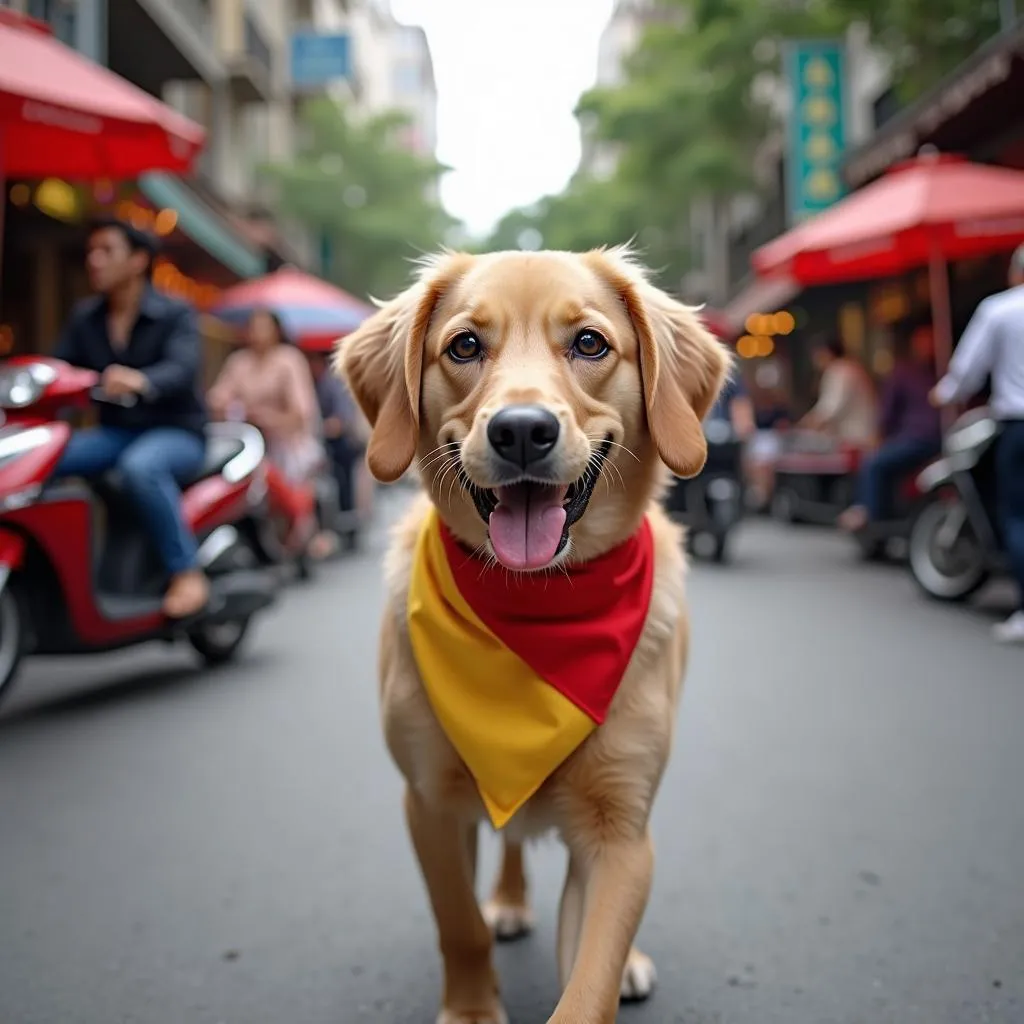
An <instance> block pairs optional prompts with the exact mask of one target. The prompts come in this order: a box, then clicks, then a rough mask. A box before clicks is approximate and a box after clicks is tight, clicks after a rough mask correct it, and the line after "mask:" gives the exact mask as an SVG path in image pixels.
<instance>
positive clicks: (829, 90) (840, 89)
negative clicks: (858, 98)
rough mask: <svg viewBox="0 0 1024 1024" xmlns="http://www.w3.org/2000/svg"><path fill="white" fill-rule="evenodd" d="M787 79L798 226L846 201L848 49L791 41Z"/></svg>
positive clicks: (791, 191)
mask: <svg viewBox="0 0 1024 1024" xmlns="http://www.w3.org/2000/svg"><path fill="white" fill-rule="evenodd" d="M785 64H786V77H787V78H788V79H789V85H790V94H791V95H792V97H793V109H792V111H791V113H790V118H789V159H788V161H787V168H786V170H787V189H786V191H787V193H788V205H789V211H788V212H789V221H790V223H791V224H795V223H797V222H799V221H801V220H803V219H804V218H805V217H810V216H812V215H814V214H816V213H820V212H821V211H822V210H826V209H828V207H830V206H831V205H832V204H833V203H834V202H836V201H837V200H838V199H842V197H843V193H844V188H843V179H842V176H841V174H840V163H841V161H842V156H843V150H844V149H845V147H846V116H845V103H846V78H845V71H846V68H845V60H844V51H843V45H842V43H839V42H832V41H827V42H826V41H814V42H792V43H789V44H788V45H787V47H786V53H785Z"/></svg>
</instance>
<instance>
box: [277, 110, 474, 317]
mask: <svg viewBox="0 0 1024 1024" xmlns="http://www.w3.org/2000/svg"><path fill="white" fill-rule="evenodd" d="M406 124H407V119H406V118H405V117H404V115H402V114H399V113H387V114H384V115H380V116H377V117H373V118H369V119H360V118H357V117H356V116H354V114H353V113H352V112H351V111H348V110H346V109H345V108H344V107H342V106H340V105H339V104H338V103H336V102H335V101H334V100H331V99H317V100H313V101H311V102H310V103H309V104H308V105H307V106H306V107H305V109H304V110H303V113H302V121H301V125H302V128H301V132H300V139H301V145H300V147H299V153H298V155H297V156H296V158H295V159H294V160H293V161H292V162H291V163H288V164H280V165H273V166H270V167H268V168H266V173H267V175H268V176H269V177H270V178H271V180H273V181H274V182H275V184H276V191H277V197H278V203H279V205H280V208H281V210H282V211H283V212H284V213H285V214H287V215H290V216H292V217H294V218H295V219H296V220H297V221H299V222H301V223H303V224H305V225H306V226H307V227H308V228H309V229H310V230H311V231H312V232H314V233H315V234H317V235H322V236H325V237H326V238H327V240H328V242H329V248H330V250H331V253H332V259H331V266H330V267H329V268H328V273H329V276H330V277H331V278H332V279H333V280H334V281H335V283H337V284H338V285H339V286H341V287H342V288H345V289H347V290H348V291H350V292H352V293H354V294H356V295H362V296H368V295H373V296H380V297H388V296H390V295H391V294H393V293H394V292H396V291H398V290H399V289H400V288H401V287H403V286H404V285H405V284H406V283H407V281H408V277H409V260H411V259H415V258H416V257H417V256H420V255H422V254H423V253H425V252H430V251H432V250H434V249H436V248H437V247H438V246H439V245H440V244H441V243H442V242H443V240H444V238H445V235H446V233H447V232H448V231H450V230H451V229H452V228H453V227H454V226H455V224H456V222H455V220H454V219H453V218H452V217H450V216H449V215H448V214H447V213H446V212H445V210H444V209H443V207H442V206H441V205H440V203H439V202H438V201H437V200H436V199H433V198H431V195H432V194H436V186H437V183H438V181H439V180H440V178H441V175H442V174H443V173H444V171H445V168H444V167H443V166H442V165H441V164H439V163H437V162H436V161H433V160H427V159H424V158H423V157H422V156H419V155H418V154H416V153H413V152H411V151H409V150H408V149H406V148H405V147H404V146H403V145H402V144H401V142H400V132H401V129H402V128H403V127H404V126H405V125H406Z"/></svg>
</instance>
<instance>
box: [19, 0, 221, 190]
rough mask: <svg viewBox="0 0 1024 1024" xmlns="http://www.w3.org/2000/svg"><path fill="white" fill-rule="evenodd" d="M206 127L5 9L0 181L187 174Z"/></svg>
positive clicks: (36, 25) (33, 22)
mask: <svg viewBox="0 0 1024 1024" xmlns="http://www.w3.org/2000/svg"><path fill="white" fill-rule="evenodd" d="M203 140H204V132H203V129H202V128H200V127H199V125H197V124H195V123H194V122H193V121H190V120H189V119H188V118H187V117H184V116H183V115H181V114H179V113H177V112H176V111H174V110H172V109H171V108H170V107H168V106H167V105H166V104H164V103H161V102H160V101H159V100H157V99H155V98H154V97H152V96H150V95H149V94H148V93H145V92H143V91H142V90H141V89H138V88H136V87H135V86H134V85H132V84H131V83H130V82H127V81H125V80H124V79H123V78H121V77H120V76H118V75H115V74H114V73H113V72H112V71H108V70H107V69H106V68H104V67H101V66H100V65H99V64H95V63H93V62H92V61H90V60H88V59H87V58H85V57H83V56H82V55H81V54H79V53H76V52H75V51H74V50H72V49H70V48H69V47H67V46H65V45H64V44H63V43H61V42H59V41H58V40H57V39H55V38H54V37H53V35H52V34H51V33H50V30H49V28H48V27H47V26H46V25H44V24H43V23H41V22H38V21H34V20H32V19H31V18H26V17H24V16H22V15H18V14H15V13H14V12H13V11H10V10H7V9H6V8H0V177H4V176H6V177H24V178H35V177H42V176H44V175H51V174H52V175H56V176H59V177H62V178H73V179H92V178H134V177H137V176H138V175H139V174H142V173H144V172H145V171H155V170H161V171H186V170H188V168H189V167H190V166H191V163H192V160H193V159H194V158H195V156H196V154H197V153H198V152H199V150H200V149H202V146H203Z"/></svg>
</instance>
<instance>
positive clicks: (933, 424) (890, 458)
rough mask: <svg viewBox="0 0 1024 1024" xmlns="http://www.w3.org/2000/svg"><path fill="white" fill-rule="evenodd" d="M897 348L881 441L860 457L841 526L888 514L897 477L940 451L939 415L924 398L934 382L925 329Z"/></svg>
mask: <svg viewBox="0 0 1024 1024" xmlns="http://www.w3.org/2000/svg"><path fill="white" fill-rule="evenodd" d="M899 348H900V352H899V354H898V358H897V362H896V365H895V367H894V368H893V371H892V373H890V374H889V377H888V378H887V380H886V382H885V387H884V389H883V392H882V411H881V417H880V423H879V432H880V434H881V436H882V439H883V440H882V443H881V445H879V447H878V449H877V450H876V451H875V452H873V453H872V454H871V455H870V456H868V458H867V459H865V460H864V463H863V465H862V466H861V471H860V476H859V479H858V482H857V504H856V505H854V506H852V507H851V508H848V509H847V510H846V511H845V512H844V513H843V514H842V515H841V516H840V517H839V525H840V526H841V527H842V528H843V529H845V530H851V531H856V530H861V529H863V528H864V527H865V526H866V525H867V524H868V523H874V522H881V521H883V520H884V519H886V518H887V516H888V515H890V508H891V504H892V497H893V493H894V488H895V486H896V484H897V482H898V481H899V480H900V478H901V477H902V476H904V475H905V474H906V473H908V472H910V471H911V470H914V469H916V468H918V467H920V466H921V464H922V463H924V462H926V461H927V460H928V459H930V458H933V457H934V456H936V455H938V453H939V452H940V451H941V450H942V418H941V416H940V414H939V413H938V412H937V411H936V409H935V408H934V406H933V405H932V404H931V402H930V401H929V397H928V396H929V394H930V393H931V390H932V388H933V387H934V386H935V372H934V370H933V366H934V349H933V339H932V331H931V328H930V327H920V328H918V329H917V330H915V331H913V333H912V334H911V335H910V337H909V338H907V337H906V336H904V337H903V338H902V339H900V343H899Z"/></svg>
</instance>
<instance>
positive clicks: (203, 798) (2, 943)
mask: <svg viewBox="0 0 1024 1024" xmlns="http://www.w3.org/2000/svg"><path fill="white" fill-rule="evenodd" d="M403 500H405V499H404V492H398V493H397V494H392V495H388V496H387V497H386V499H385V501H384V502H383V507H384V510H385V512H386V513H387V514H388V515H390V516H392V517H393V516H394V514H395V510H396V509H397V507H399V505H400V503H401V502H402V501H403ZM737 540H738V546H737V559H736V563H735V564H734V565H732V566H729V567H726V568H717V567H710V566H697V567H695V568H694V569H693V571H692V576H691V584H690V595H691V602H692V611H693V618H694V629H693V636H694V647H693V653H692V658H691V665H690V671H689V676H688V683H687V688H686V693H685V697H684V701H683V706H682V711H681V718H680V727H679V729H678V732H677V737H676V747H675V753H674V757H673V761H672V764H671V767H670V770H669V772H668V774H667V776H666V779H665V782H664V785H663V788H662V792H661V795H660V798H659V801H658V803H657V806H656V811H655V822H654V831H655V838H656V844H657V853H658V864H657V873H656V881H655V889H654V893H653V896H652V899H651V904H650V908H649V911H648V914H647V918H646V920H645V922H644V925H643V928H642V931H641V944H642V946H643V948H644V949H645V950H646V951H647V952H649V953H650V954H651V955H652V956H653V957H654V958H655V960H656V962H657V965H658V970H659V976H660V985H659V988H658V990H657V991H656V993H655V996H654V998H653V999H652V1000H651V1001H650V1003H649V1004H647V1005H646V1006H642V1007H638V1008H627V1009H624V1010H623V1012H622V1014H621V1019H622V1020H623V1021H627V1022H635V1024H677V1022H685V1024H828V1022H832V1024H911V1022H914V1021H920V1022H922V1024H971V1022H982V1021H988V1022H997V1024H1014V1022H1020V1021H1022V1020H1024V884H1022V879H1021V870H1022V867H1024V801H1022V799H1021V780H1022V778H1024V742H1022V741H1021V732H1022V728H1024V660H1022V654H1021V652H1020V651H1019V650H1013V649H999V648H996V647H994V646H993V645H991V644H990V642H989V637H988V625H989V619H988V618H986V617H985V615H984V614H982V613H978V612H973V611H965V610H963V609H946V608H939V607H935V606H933V605H929V604H927V603H926V602H925V601H924V600H923V599H921V598H919V597H918V596H917V594H916V593H915V592H914V590H913V587H912V584H911V583H910V581H909V579H908V577H907V575H906V574H905V572H903V571H902V570H901V569H900V568H895V567H868V566H861V565H858V564H857V563H856V562H855V561H854V560H853V558H852V556H851V554H850V551H849V550H848V548H847V546H846V544H844V543H843V540H842V539H841V538H838V537H836V536H833V535H831V534H829V533H825V532H817V531H813V530H791V531H784V530H782V529H780V528H778V527H776V526H774V525H771V524H768V523H762V522H752V523H748V524H745V525H744V527H743V531H742V535H741V536H739V537H738V538H737ZM383 543H384V537H383V530H382V529H380V528H378V529H377V530H376V531H375V532H374V535H373V536H372V537H371V538H369V540H368V543H367V546H366V548H365V550H364V551H363V553H361V554H359V555H357V556H355V557H354V558H353V559H349V560H347V561H342V562H339V563H338V564H336V565H330V566H328V567H325V568H324V569H323V571H322V573H321V576H320V578H318V579H317V580H316V581H314V582H313V583H312V584H311V585H308V586H301V585H300V586H295V587H293V588H291V589H290V590H289V591H287V592H286V593H285V594H284V595H283V598H282V601H281V604H280V606H279V607H278V608H277V609H276V610H274V611H273V612H272V613H271V614H270V615H268V616H267V617H266V618H265V619H264V620H263V621H261V622H260V623H259V624H258V627H257V628H256V629H255V630H254V634H253V637H252V643H251V646H250V647H249V649H248V651H247V653H246V655H245V656H244V658H243V659H242V660H241V661H240V662H239V663H238V664H237V665H235V666H233V667H230V668H227V669H225V670H221V671H217V672H212V673H209V674H199V673H193V672H192V671H191V668H192V665H193V661H192V657H191V654H190V652H189V651H187V650H185V649H184V648H182V649H170V650H169V649H164V648H160V647H156V648H151V649H150V648H147V649H144V650H142V651H136V652H129V653H127V654H121V655H117V656H110V657H103V658H97V659H94V660H77V659H76V660H68V661H53V660H49V661H46V662H40V663H34V664H33V663H30V664H29V665H28V666H26V670H25V672H24V675H23V676H22V678H21V682H20V685H19V686H18V688H17V691H16V693H15V694H14V695H12V697H11V699H10V701H9V703H7V704H6V705H5V707H4V709H3V712H2V713H0V949H2V950H3V955H2V956H0V1021H2V1022H3V1024H63V1022H68V1024H115V1022H118V1024H120V1022H124V1024H127V1022H139V1024H186V1022H187V1024H349V1022H358V1021H363V1020H365V1021H380V1022H382V1024H425V1022H428V1021H433V1020H434V1015H435V1013H436V1009H437V1004H438V993H439V987H440V970H439V961H438V958H437V956H436V954H435V938H434V933H433V925H432V921H431V918H430V916H429V913H428V909H427V902H426V897H425V894H424V890H423V888H422V884H421V881H420V878H419V875H418V872H417V869H416V867H415V863H414V860H413V855H412V853H411V850H410V848H409V844H408V842H407V839H406V835H405V830H404V825H403V821H402V815H401V810H400V802H399V800H400V784H399V779H398V775H397V772H396V770H395V769H394V768H393V766H392V765H391V763H390V761H389V759H388V757H387V754H386V752H385V750H384V747H383V743H382V740H381V736H380V731H379V728H378V722H377V695H376V679H375V672H374V662H375V659H376V630H377V618H378V613H379V608H380V585H379V573H380V568H379V566H380V555H381V551H382V548H383ZM495 849H496V846H495V843H494V842H493V841H488V843H487V844H485V854H486V864H485V866H484V867H485V870H484V876H483V877H484V878H485V880H487V881H488V882H489V874H490V872H491V871H492V870H493V863H494V853H495ZM562 861H563V856H562V853H561V851H560V850H559V848H558V846H557V844H555V843H553V842H547V843H545V844H542V845H540V846H539V847H538V848H537V849H536V850H534V851H533V856H532V857H531V858H530V865H531V868H532V879H533V883H534V885H533V888H534V900H535V904H536V909H537V911H538V917H539V926H538V930H537V932H536V934H535V935H533V936H532V937H531V938H529V939H527V940H526V941H525V942H523V943H521V944H517V945H512V946H509V947H502V948H500V949H499V952H498V964H499V969H500V971H501V976H502V981H503V990H504V993H505V1001H506V1005H507V1008H508V1010H509V1013H510V1016H511V1019H512V1021H513V1024H540V1022H542V1021H544V1020H545V1019H546V1016H547V1013H548V1012H549V1011H550V1010H551V1008H552V1007H553V1006H554V1003H555V1001H556V998H557V996H556V982H555V968H554V953H553V946H554V921H555V911H556V906H557V899H558V893H559V890H560V884H561V872H562Z"/></svg>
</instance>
